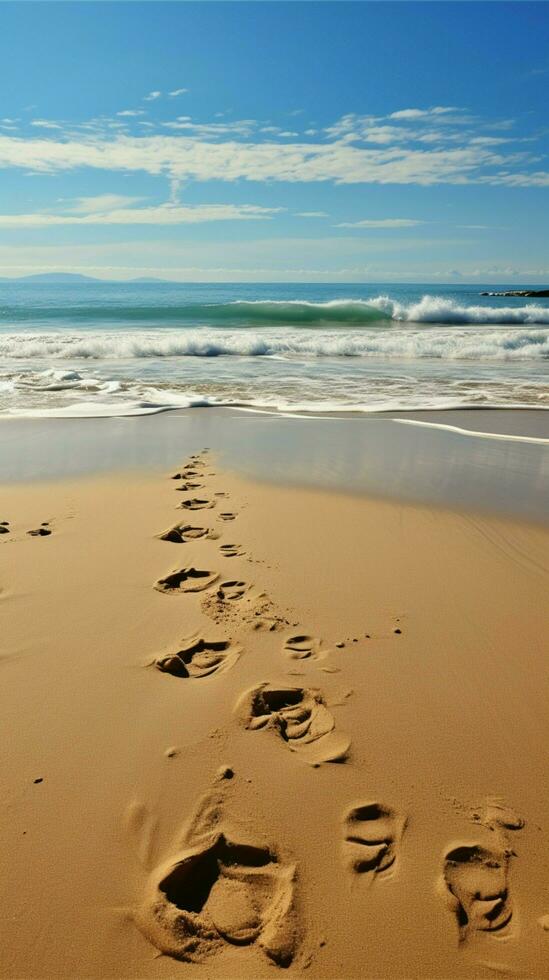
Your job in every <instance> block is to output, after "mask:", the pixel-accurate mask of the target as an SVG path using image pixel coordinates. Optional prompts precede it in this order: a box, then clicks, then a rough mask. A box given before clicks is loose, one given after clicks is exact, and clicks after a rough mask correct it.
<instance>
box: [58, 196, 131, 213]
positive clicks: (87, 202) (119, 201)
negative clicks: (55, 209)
mask: <svg viewBox="0 0 549 980" xmlns="http://www.w3.org/2000/svg"><path fill="white" fill-rule="evenodd" d="M142 200H143V198H142V197H129V196H128V195H127V194H95V195H94V196H93V197H77V198H75V199H74V201H73V202H72V203H70V206H69V207H67V208H66V210H68V211H70V212H71V213H72V212H74V213H76V214H92V213H93V212H99V213H102V212H103V213H104V212H105V211H112V210H113V209H114V208H124V207H125V208H129V207H131V206H132V204H139V202H140V201H142Z"/></svg>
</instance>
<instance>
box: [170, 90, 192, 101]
mask: <svg viewBox="0 0 549 980" xmlns="http://www.w3.org/2000/svg"><path fill="white" fill-rule="evenodd" d="M188 91H189V89H188V88H174V89H173V90H172V91H171V92H168V95H169V97H170V99H176V98H177V96H178V95H185V94H186V93H187V92H188Z"/></svg>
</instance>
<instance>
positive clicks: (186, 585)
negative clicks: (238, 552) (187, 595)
mask: <svg viewBox="0 0 549 980" xmlns="http://www.w3.org/2000/svg"><path fill="white" fill-rule="evenodd" d="M218 578H219V575H218V573H217V572H210V571H207V570H206V569H201V568H181V569H179V570H178V571H176V572H172V573H171V574H170V575H166V576H165V578H161V579H159V580H158V582H156V583H155V586H154V587H155V589H157V590H158V591H159V592H166V593H168V594H173V593H174V592H202V591H203V590H204V589H209V588H210V586H211V585H213V584H214V582H216V581H217V579H218Z"/></svg>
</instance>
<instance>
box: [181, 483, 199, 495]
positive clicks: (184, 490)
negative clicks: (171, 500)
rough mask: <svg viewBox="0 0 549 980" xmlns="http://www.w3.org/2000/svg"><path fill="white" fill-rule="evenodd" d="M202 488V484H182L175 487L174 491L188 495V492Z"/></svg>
mask: <svg viewBox="0 0 549 980" xmlns="http://www.w3.org/2000/svg"><path fill="white" fill-rule="evenodd" d="M203 487H204V484H203V483H182V484H181V486H180V487H176V488H175V489H176V490H179V491H181V492H182V493H189V491H190V490H202V489H203Z"/></svg>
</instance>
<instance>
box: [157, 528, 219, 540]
mask: <svg viewBox="0 0 549 980" xmlns="http://www.w3.org/2000/svg"><path fill="white" fill-rule="evenodd" d="M210 534H211V532H210V529H209V528H208V527H193V525H192V524H174V526H173V527H169V528H168V530H167V531H163V532H162V534H159V535H158V537H159V538H160V540H161V541H171V542H173V544H187V542H188V541H197V540H198V539H199V538H208V537H210Z"/></svg>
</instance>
